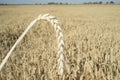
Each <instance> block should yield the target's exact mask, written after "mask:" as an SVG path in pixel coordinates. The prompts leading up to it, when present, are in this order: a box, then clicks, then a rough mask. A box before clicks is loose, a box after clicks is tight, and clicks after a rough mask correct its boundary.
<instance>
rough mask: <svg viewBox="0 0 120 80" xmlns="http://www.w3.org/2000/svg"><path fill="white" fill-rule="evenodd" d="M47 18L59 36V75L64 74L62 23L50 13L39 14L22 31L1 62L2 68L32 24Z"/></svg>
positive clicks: (0, 66)
mask: <svg viewBox="0 0 120 80" xmlns="http://www.w3.org/2000/svg"><path fill="white" fill-rule="evenodd" d="M41 19H44V20H47V21H48V22H50V23H51V24H52V25H53V26H54V29H55V31H56V37H57V42H58V54H57V59H58V75H61V76H62V75H63V73H64V70H65V59H64V41H63V34H62V29H61V27H60V24H59V22H58V20H57V19H56V17H55V16H50V15H49V14H44V15H39V16H38V18H36V19H35V20H33V21H32V22H31V23H30V25H29V26H28V27H27V28H26V30H25V31H24V32H23V33H22V35H21V36H20V37H19V38H18V40H17V41H16V42H15V44H14V45H13V47H12V48H11V49H10V51H9V52H8V53H7V55H6V57H5V58H4V59H3V61H2V63H1V64H0V70H1V69H2V67H3V66H4V64H5V63H6V62H7V60H8V58H9V57H10V55H11V53H12V52H13V50H14V49H15V47H16V46H17V45H18V43H19V42H20V41H21V40H22V39H23V37H24V36H25V34H26V33H27V32H28V31H29V30H30V28H32V26H33V25H34V24H35V23H36V22H37V21H38V20H41Z"/></svg>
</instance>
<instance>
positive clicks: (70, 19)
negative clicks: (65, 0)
mask: <svg viewBox="0 0 120 80" xmlns="http://www.w3.org/2000/svg"><path fill="white" fill-rule="evenodd" d="M45 13H49V14H50V15H54V16H56V17H57V19H58V20H59V21H60V23H61V28H62V29H63V34H64V42H65V47H64V50H65V53H64V54H65V58H66V65H67V66H66V71H65V73H64V75H63V77H62V79H63V80H120V5H8V6H0V63H1V62H2V60H3V59H4V57H5V56H6V54H7V53H8V51H9V50H10V49H11V47H12V46H13V44H14V43H15V42H16V40H17V39H18V38H19V36H20V35H21V34H22V32H23V31H24V30H25V29H26V27H27V26H28V25H29V23H30V22H31V21H32V20H34V19H35V18H37V17H38V15H39V14H45ZM56 55H57V41H56V34H55V31H54V28H53V26H52V25H51V23H49V22H47V21H45V20H40V21H38V22H37V23H35V25H33V28H32V29H31V30H30V31H29V32H28V33H27V35H25V37H24V38H23V40H22V41H21V42H20V43H19V44H18V46H17V47H16V48H15V50H14V51H13V53H12V55H11V56H10V58H9V59H8V61H7V63H6V64H5V66H4V67H3V68H2V70H1V71H0V80H59V79H60V77H59V75H58V74H57V72H58V71H57V69H58V65H57V57H56Z"/></svg>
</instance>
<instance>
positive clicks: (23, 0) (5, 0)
mask: <svg viewBox="0 0 120 80" xmlns="http://www.w3.org/2000/svg"><path fill="white" fill-rule="evenodd" d="M95 1H97V2H99V1H102V2H106V1H111V0H0V3H8V4H22V3H24V4H34V3H48V2H62V3H66V2H67V3H84V2H95ZM112 1H114V2H119V3H120V0H112Z"/></svg>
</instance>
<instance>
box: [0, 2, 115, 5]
mask: <svg viewBox="0 0 120 80" xmlns="http://www.w3.org/2000/svg"><path fill="white" fill-rule="evenodd" d="M114 3H115V2H114V1H109V2H102V1H99V2H85V3H83V4H114ZM69 4H72V3H62V2H59V3H57V2H48V3H47V4H42V3H35V5H69ZM0 5H8V4H6V3H0ZM28 5H29V4H28Z"/></svg>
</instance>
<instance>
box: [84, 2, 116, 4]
mask: <svg viewBox="0 0 120 80" xmlns="http://www.w3.org/2000/svg"><path fill="white" fill-rule="evenodd" d="M114 3H115V2H114V1H110V2H106V3H105V4H114ZM84 4H103V2H102V1H99V2H85V3H84Z"/></svg>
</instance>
